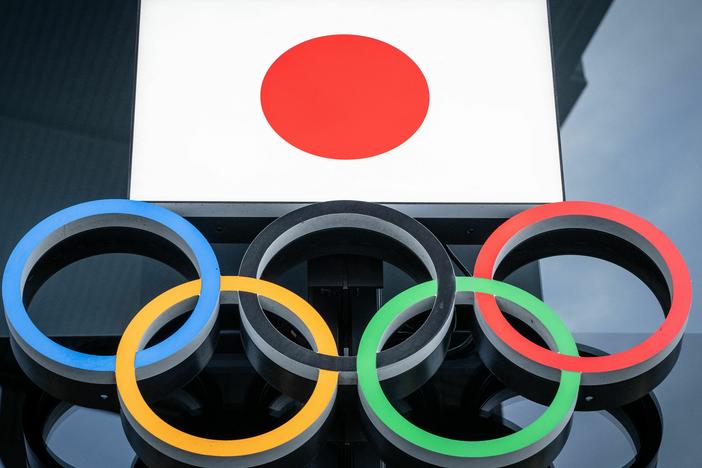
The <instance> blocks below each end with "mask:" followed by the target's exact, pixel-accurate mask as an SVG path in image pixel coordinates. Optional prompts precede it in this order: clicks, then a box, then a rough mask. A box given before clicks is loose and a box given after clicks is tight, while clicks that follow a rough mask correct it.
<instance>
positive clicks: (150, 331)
mask: <svg viewBox="0 0 702 468" xmlns="http://www.w3.org/2000/svg"><path fill="white" fill-rule="evenodd" d="M199 290H200V282H199V281H191V282H189V283H185V284H182V285H180V286H177V287H175V288H173V289H170V290H168V291H166V292H165V293H163V294H161V295H160V296H158V297H157V298H155V299H154V300H152V301H151V302H150V303H148V304H147V305H146V306H145V307H144V308H143V309H142V310H141V311H140V312H139V313H138V314H137V315H136V316H135V317H134V319H132V321H131V322H130V324H129V325H128V326H127V329H126V330H125V332H124V335H123V336H122V339H121V341H120V344H119V348H118V349H117V366H116V378H117V388H118V391H119V397H120V403H121V406H122V410H123V414H124V416H125V419H126V421H127V422H128V423H129V425H130V427H131V429H133V431H134V433H136V434H137V435H138V436H139V437H140V438H141V439H142V440H144V442H145V443H147V444H149V445H150V446H151V447H153V448H154V449H156V450H157V451H158V452H159V453H161V454H164V455H166V456H167V457H169V458H171V459H172V460H176V461H178V462H181V463H184V464H190V465H196V466H232V464H236V465H239V466H241V465H244V466H253V465H260V464H263V463H267V462H271V461H274V460H277V459H278V458H281V457H282V456H285V455H287V454H289V453H290V452H293V451H294V450H296V449H298V448H300V446H301V445H302V444H304V443H305V442H307V441H308V440H309V439H310V438H312V436H314V435H315V434H316V432H317V431H318V430H319V429H320V427H321V426H322V424H323V423H324V421H325V420H326V418H327V416H329V413H330V412H331V409H332V406H333V404H334V398H335V396H336V386H337V380H338V372H335V371H329V370H324V369H321V370H319V374H318V377H317V384H316V386H315V389H314V391H313V392H312V395H311V396H310V398H309V400H308V401H307V404H305V406H303V408H302V409H301V410H300V411H299V412H298V413H297V414H295V416H293V417H292V419H290V420H289V421H287V422H286V423H285V424H283V425H282V426H280V427H278V428H276V429H273V430H272V431H270V432H267V433H265V434H262V435H258V436H254V437H249V438H246V439H240V440H215V439H206V438H203V437H196V436H193V435H190V434H187V433H185V432H183V431H180V430H178V429H176V428H174V427H173V426H170V425H169V424H168V423H166V422H165V421H163V420H162V419H161V418H159V417H158V416H157V415H156V413H154V412H153V410H151V408H150V407H149V405H148V404H147V403H146V401H145V400H144V398H143V397H142V396H141V392H140V391H139V387H138V385H137V380H136V372H135V369H134V357H135V355H136V354H137V351H138V349H140V348H142V347H143V346H144V344H145V343H146V342H148V340H149V338H150V337H151V336H153V335H154V334H155V333H156V332H157V331H158V329H159V328H160V326H162V325H163V324H164V323H167V322H168V321H169V320H171V319H173V318H175V317H176V316H178V315H180V314H182V313H185V312H187V311H188V310H189V309H190V308H191V305H192V299H194V298H196V297H197V294H198V291H199ZM235 291H245V292H250V293H253V294H258V295H261V296H264V297H266V298H268V299H269V300H272V301H274V302H275V303H277V304H278V305H279V306H280V307H273V308H271V311H272V312H274V313H276V314H279V315H280V316H281V317H284V318H286V319H289V320H290V321H291V322H292V323H295V324H296V325H298V326H299V329H300V330H302V331H303V332H306V336H307V337H308V339H309V342H310V344H311V345H312V347H313V349H314V350H315V351H318V352H320V353H324V354H328V355H330V356H333V355H335V354H336V343H335V342H334V337H333V336H332V333H331V330H329V327H328V326H327V325H326V323H325V322H324V319H322V317H321V316H320V315H319V314H318V313H317V311H315V310H314V309H313V308H312V307H311V306H310V305H309V304H307V302H305V301H304V300H303V299H302V298H300V297H299V296H297V295H295V294H294V293H292V292H290V291H288V290H286V289H284V288H282V287H280V286H277V285H275V284H273V283H269V282H267V281H263V280H260V279H254V278H244V277H237V276H224V277H222V292H223V296H222V301H223V303H233V302H235V301H236V296H235V295H233V294H228V293H232V292H235ZM140 455H142V454H140ZM143 458H146V457H143Z"/></svg>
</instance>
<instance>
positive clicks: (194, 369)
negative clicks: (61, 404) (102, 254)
mask: <svg viewBox="0 0 702 468" xmlns="http://www.w3.org/2000/svg"><path fill="white" fill-rule="evenodd" d="M115 227H116V228H128V229H132V230H140V231H146V230H150V231H151V232H152V233H154V234H157V235H158V236H160V237H161V238H163V239H166V240H168V241H170V242H171V243H173V244H175V245H176V246H177V247H178V248H180V249H181V250H182V251H183V252H184V253H185V254H186V255H187V257H188V258H189V259H190V261H191V262H192V263H193V265H194V266H195V269H196V270H197V272H198V273H199V274H200V277H201V278H202V290H201V291H200V295H199V297H198V300H197V304H196V305H195V308H194V310H193V313H192V315H191V316H190V317H188V319H187V320H186V321H185V323H183V325H182V326H181V327H180V328H179V329H178V330H177V331H176V332H175V333H173V334H172V335H171V336H169V337H168V338H167V339H166V340H164V341H162V342H161V343H158V344H156V345H155V346H152V347H150V348H148V349H145V350H143V351H141V352H140V353H139V355H138V356H137V361H136V366H137V368H138V369H139V378H140V380H141V379H152V378H153V379H154V380H160V379H162V378H163V379H165V378H167V377H172V373H171V372H169V371H174V372H176V373H177V374H179V375H178V378H177V379H176V382H180V383H185V382H187V381H188V380H190V378H192V377H193V376H194V375H195V374H197V373H198V372H199V371H200V370H201V367H198V366H197V365H196V363H202V362H207V360H208V359H209V355H210V354H211V352H212V351H213V348H214V346H213V344H212V341H213V340H214V339H215V338H216V333H217V330H216V327H215V325H216V319H217V310H218V306H219V303H218V298H219V266H218V264H217V259H216V258H215V255H214V252H213V251H212V248H211V247H210V245H209V244H208V242H207V240H205V238H204V237H203V235H202V234H200V232H199V231H198V230H197V229H195V227H194V226H192V225H191V224H190V223H188V222H187V221H186V220H185V219H183V218H181V217H180V216H178V215H177V214H175V213H173V212H171V211H169V210H167V209H165V208H161V207H158V206H156V205H151V204H149V203H143V202H136V201H130V200H97V201H92V202H87V203H81V204H79V205H75V206H72V207H70V208H66V209H64V210H61V211H59V212H58V213H55V214H53V215H51V216H49V217H48V218H46V219H44V220H43V221H42V222H40V223H39V224H37V225H36V226H34V227H33V228H32V229H31V230H30V231H29V232H28V233H27V234H26V235H25V236H24V237H23V238H22V239H21V240H20V242H19V243H18V244H17V246H16V247H15V249H14V250H13V251H12V254H11V255H10V258H9V260H8V261H7V266H6V267H5V273H4V275H3V278H2V298H3V304H4V306H5V318H6V320H7V324H8V328H9V329H10V335H11V344H12V346H13V351H14V352H15V355H16V356H17V357H18V361H19V363H20V365H22V368H23V370H24V371H25V372H26V373H27V375H28V376H29V377H30V378H32V380H34V381H35V383H37V385H39V386H40V387H42V388H44V389H46V390H47V391H48V392H49V393H52V394H53V395H54V396H56V397H57V398H61V399H64V400H69V401H73V402H75V403H79V404H84V405H88V406H104V405H108V406H114V405H115V404H116V400H115V399H114V398H110V396H111V395H113V392H114V369H115V357H114V356H101V355H94V354H85V353H81V352H78V351H74V350H71V349H68V348H66V347H64V346H62V345H60V344H58V343H56V342H55V341H53V340H51V339H50V338H48V337H47V336H46V335H44V334H43V333H42V332H41V331H40V330H39V329H38V328H37V327H36V325H34V323H32V321H31V319H30V318H29V315H28V314H27V310H26V308H25V305H24V302H23V295H24V288H25V284H26V283H27V282H28V280H29V279H30V278H31V276H32V274H33V269H34V268H35V267H37V266H38V265H39V264H40V263H41V260H42V257H43V256H44V255H46V256H51V254H52V252H51V250H52V248H54V247H56V248H60V247H61V245H62V242H65V241H69V240H70V239H71V238H72V237H79V236H80V235H81V234H84V233H87V232H89V231H93V230H96V229H101V228H115ZM120 233H122V234H123V231H121V232H120ZM102 242H105V241H104V240H102ZM127 250H129V249H127ZM71 260H76V259H75V258H72V259H71ZM153 385H155V386H158V385H157V382H154V383H153Z"/></svg>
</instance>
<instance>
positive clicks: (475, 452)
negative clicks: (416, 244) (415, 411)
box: [358, 277, 580, 467]
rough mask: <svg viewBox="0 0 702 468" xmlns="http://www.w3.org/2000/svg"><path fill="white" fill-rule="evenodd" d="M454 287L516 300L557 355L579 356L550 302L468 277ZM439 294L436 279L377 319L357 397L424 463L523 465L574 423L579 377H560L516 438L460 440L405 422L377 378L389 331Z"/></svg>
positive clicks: (362, 352) (366, 340)
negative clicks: (544, 407)
mask: <svg viewBox="0 0 702 468" xmlns="http://www.w3.org/2000/svg"><path fill="white" fill-rule="evenodd" d="M456 289H457V291H458V292H459V293H465V292H473V293H484V294H491V295H496V296H499V297H502V298H504V299H507V300H509V301H511V302H514V303H515V304H517V305H518V306H520V307H522V308H524V309H526V310H528V311H529V312H530V313H531V315H532V316H533V317H534V318H536V319H537V320H538V321H539V322H541V324H542V325H543V326H544V328H545V329H546V330H547V331H548V332H549V333H550V335H551V337H552V338H553V340H554V342H555V345H556V349H557V350H558V352H559V353H563V354H565V355H577V353H578V350H577V347H576V345H575V341H574V340H573V337H572V336H571V334H570V332H569V331H568V329H567V328H566V327H565V325H564V324H563V322H561V320H560V319H559V318H558V316H557V315H556V314H555V313H554V312H553V311H551V309H549V308H548V306H546V304H544V303H543V302H541V301H539V300H538V299H536V298H535V297H534V296H532V295H530V294H529V293H527V292H525V291H523V290H521V289H519V288H516V287H514V286H510V285H508V284H506V283H500V282H497V281H494V280H485V279H481V278H466V277H460V278H456ZM435 295H436V283H435V282H433V281H429V282H426V283H422V284H419V285H417V286H414V287H412V288H410V289H408V290H406V291H404V292H402V293H400V294H399V295H397V296H395V297H394V298H393V299H392V300H390V301H388V302H387V303H386V304H385V305H384V306H383V307H382V308H381V309H380V310H379V311H378V312H377V313H376V314H375V315H374V316H373V318H372V319H371V321H370V323H369V324H368V326H367V327H366V330H365V331H364V333H363V335H362V337H361V343H360V344H359V349H358V393H359V397H360V399H361V403H362V406H363V408H364V410H365V412H366V415H367V416H368V417H369V419H370V420H371V422H372V423H373V425H374V426H375V427H376V429H378V431H379V432H380V433H381V434H383V435H384V436H385V437H386V438H388V439H390V440H391V441H392V443H393V444H394V445H395V446H396V447H398V448H401V449H402V450H404V451H406V452H408V453H409V454H410V455H411V456H413V457H414V458H417V459H420V460H422V461H424V462H425V463H430V464H432V465H438V466H464V465H469V466H476V467H477V466H480V467H488V466H490V467H499V466H506V465H512V464H514V463H518V462H523V461H524V460H526V459H528V458H529V457H531V456H534V455H535V454H537V453H538V452H540V451H541V450H543V449H544V448H546V447H547V446H548V444H549V443H551V442H553V441H554V440H555V439H556V438H557V437H558V435H559V434H560V433H561V431H563V430H564V429H565V428H566V426H567V424H568V422H569V421H570V417H571V415H572V414H573V409H574V408H575V401H576V398H577V394H578V387H579V385H580V374H579V373H575V372H569V371H563V372H562V373H561V383H560V385H559V387H558V391H557V392H556V395H555V397H554V398H553V402H552V403H551V405H550V406H549V408H548V409H547V410H546V411H545V412H544V413H543V414H542V415H541V416H540V417H539V418H538V419H537V420H535V421H534V422H532V423H531V424H529V425H528V426H527V427H525V428H524V429H522V430H520V431H518V432H516V433H514V434H510V435H508V436H504V437H501V438H499V439H493V440H488V441H460V440H455V439H448V438H445V437H440V436H437V435H434V434H431V433H429V432H427V431H424V430H422V429H420V428H418V427H417V426H415V425H413V424H412V423H410V422H409V421H407V420H406V419H405V418H404V417H403V416H402V415H400V413H399V412H398V411H397V410H396V409H395V408H394V407H393V406H392V404H391V403H390V401H389V400H388V399H387V397H386V396H385V394H384V392H383V389H382V388H381V386H380V381H379V379H378V377H377V371H376V367H377V364H376V353H377V352H379V351H380V350H381V349H382V346H383V343H384V341H385V340H386V339H387V338H388V337H389V336H390V333H391V331H390V330H392V329H393V328H395V327H396V325H397V322H400V321H402V320H403V319H404V316H405V315H406V312H407V310H409V309H411V308H415V307H418V306H422V305H423V304H425V303H426V300H427V299H429V298H432V297H434V296H435ZM549 462H550V460H549Z"/></svg>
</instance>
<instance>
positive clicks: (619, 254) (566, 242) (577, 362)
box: [475, 202, 692, 409]
mask: <svg viewBox="0 0 702 468" xmlns="http://www.w3.org/2000/svg"><path fill="white" fill-rule="evenodd" d="M583 239H586V240H587V241H588V242H587V243H583ZM556 241H558V242H556ZM563 253H584V254H587V255H594V256H598V257H601V258H604V259H607V260H611V261H614V262H615V263H619V264H620V265H622V266H624V267H625V268H627V269H629V270H631V271H632V272H634V273H635V274H638V275H639V276H640V277H642V279H644V281H646V282H647V284H648V285H649V287H651V288H652V290H653V291H654V293H655V294H656V296H657V297H658V298H659V301H660V302H661V305H662V306H663V309H664V311H665V312H666V318H665V321H664V322H663V324H662V325H661V326H660V328H658V330H656V332H655V333H654V334H653V335H651V336H650V337H649V338H647V339H646V340H645V341H644V342H642V343H640V344H638V345H636V346H634V347H633V348H631V349H628V350H626V351H623V352H620V353H615V354H611V355H606V356H592V357H582V356H566V355H562V354H559V353H556V352H554V351H551V350H547V349H544V348H542V347H541V346H539V345H537V344H535V343H533V342H531V341H529V340H528V339H526V338H525V337H524V336H522V335H521V334H520V333H519V332H518V331H517V330H515V329H514V327H512V325H510V324H509V322H507V320H505V318H504V316H503V315H502V314H501V312H500V309H499V307H498V306H497V302H496V301H495V299H494V297H492V296H487V295H483V294H477V295H476V309H477V311H478V314H477V316H478V324H479V325H480V327H479V328H480V330H479V331H480V332H481V333H482V334H484V335H485V336H486V337H487V341H489V345H490V346H491V347H494V348H496V349H497V350H498V351H499V352H500V353H501V354H503V355H504V356H505V357H507V359H508V360H509V361H511V362H512V363H514V365H515V367H518V368H520V369H523V370H526V371H527V372H528V373H530V374H532V376H535V378H532V379H530V378H523V377H524V374H525V373H524V372H522V375H521V376H520V378H517V377H515V378H514V379H512V382H516V381H517V380H521V381H522V382H523V385H522V386H520V391H521V390H525V391H527V392H528V393H529V392H531V393H530V396H531V397H533V398H536V399H537V400H543V397H542V396H540V395H539V392H536V393H535V390H534V389H538V388H542V389H543V388H546V387H549V388H552V387H553V382H555V381H557V378H558V370H570V371H577V372H582V373H583V379H582V380H583V381H582V385H583V387H584V388H585V391H584V392H583V394H582V395H581V397H582V398H583V400H581V401H580V402H579V405H578V408H579V409H602V408H606V407H611V406H619V405H622V404H625V403H629V402H631V401H634V400H636V399H638V398H641V397H642V396H643V395H645V394H647V393H648V392H650V391H651V390H652V389H653V388H654V387H655V386H656V385H658V383H660V382H661V381H662V380H663V379H664V378H665V376H666V375H667V374H668V373H669V372H670V369H671V368H672V366H673V365H674V363H675V361H676V359H677V355H678V353H679V343H680V340H681V339H682V336H683V332H684V329H685V324H686V323H687V319H688V316H689V313H690V306H691V301H692V287H691V286H692V285H691V280H690V274H689V271H688V270H687V267H686V265H685V261H684V260H683V258H682V255H680V252H679V251H678V250H677V249H676V248H675V246H674V245H673V243H672V242H671V241H670V239H668V238H667V237H666V236H665V235H664V234H663V233H662V232H661V231H659V230H658V229H657V228H656V227H655V226H653V225H652V224H650V223H648V222H647V221H645V220H643V219H641V218H639V217H638V216H635V215H633V214H631V213H629V212H627V211H624V210H622V209H619V208H615V207H612V206H608V205H603V204H599V203H592V202H561V203H552V204H548V205H542V206H538V207H535V208H532V209H529V210H527V211H524V212H522V213H520V214H518V215H516V216H514V217H512V218H511V219H509V220H507V221H506V222H505V223H503V224H502V225H501V226H500V227H499V228H498V229H497V230H495V231H494V232H493V233H492V235H491V236H490V237H489V238H488V240H487V241H486V242H485V244H484V246H483V247H482V249H481V250H480V253H479V255H478V259H477V261H476V266H475V275H476V276H479V277H482V278H493V277H496V278H501V277H504V276H505V275H506V273H509V272H510V271H512V270H514V269H515V268H516V267H518V266H519V265H521V264H524V263H526V262H528V261H531V260H534V259H538V258H543V257H546V256H549V255H554V254H555V255H557V254H563ZM511 254H512V255H513V257H512V256H511ZM503 264H504V266H503ZM641 265H643V267H642V266H641ZM637 268H638V269H637ZM641 269H643V270H644V271H643V272H641V271H639V270H641ZM655 269H657V271H656V270H655ZM496 273H498V274H496ZM491 370H493V369H491ZM549 382H550V384H551V385H550V386H549V385H548V383H549ZM529 389H531V390H529ZM549 391H550V390H545V393H548V392H549ZM541 393H542V394H543V392H541Z"/></svg>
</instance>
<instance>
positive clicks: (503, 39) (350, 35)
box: [130, 0, 562, 203]
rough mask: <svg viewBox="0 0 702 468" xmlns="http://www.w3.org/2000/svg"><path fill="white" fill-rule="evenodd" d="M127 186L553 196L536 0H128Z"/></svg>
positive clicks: (549, 86) (264, 193) (436, 199)
mask: <svg viewBox="0 0 702 468" xmlns="http://www.w3.org/2000/svg"><path fill="white" fill-rule="evenodd" d="M130 196H131V198H134V199H141V200H151V201H189V202H200V201H202V202H207V201H227V202H269V201H270V202H288V201H290V202H314V201H323V200H330V199H358V200H367V201H375V202H431V203H486V202H490V203H495V202H498V203H512V202H522V203H542V202H550V201H556V200H561V199H562V183H561V167H560V154H559V144H558V134H557V123H556V114H555V103H554V91H553V79H552V66H551V55H550V42H549V29H548V16H547V7H546V0H462V1H457V0H431V1H429V0H363V1H362V0H357V1H343V0H324V1H322V0H142V1H141V14H140V27H139V42H138V64H137V86H136V105H135V116H134V140H133V147H132V168H131V186H130Z"/></svg>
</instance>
